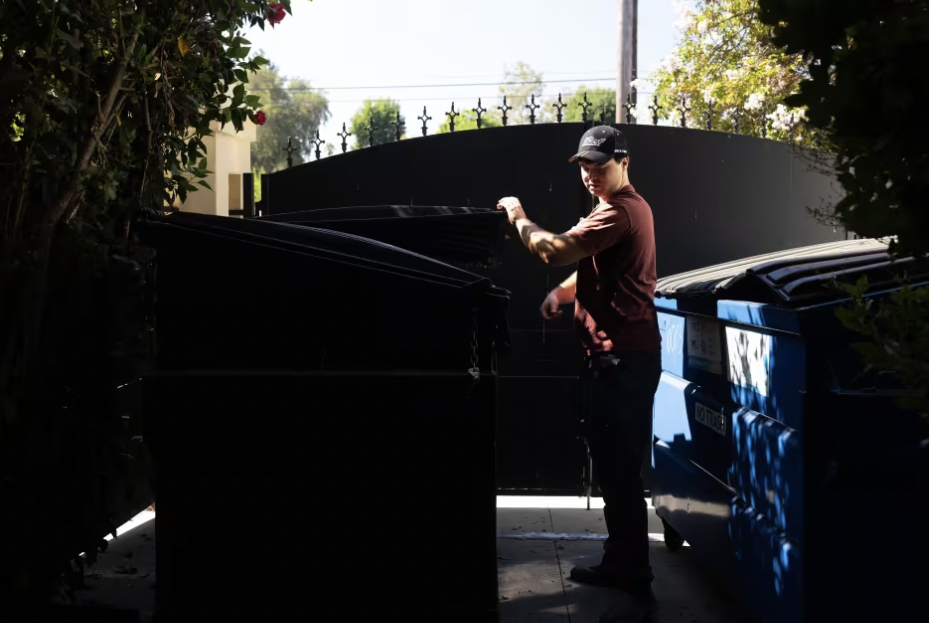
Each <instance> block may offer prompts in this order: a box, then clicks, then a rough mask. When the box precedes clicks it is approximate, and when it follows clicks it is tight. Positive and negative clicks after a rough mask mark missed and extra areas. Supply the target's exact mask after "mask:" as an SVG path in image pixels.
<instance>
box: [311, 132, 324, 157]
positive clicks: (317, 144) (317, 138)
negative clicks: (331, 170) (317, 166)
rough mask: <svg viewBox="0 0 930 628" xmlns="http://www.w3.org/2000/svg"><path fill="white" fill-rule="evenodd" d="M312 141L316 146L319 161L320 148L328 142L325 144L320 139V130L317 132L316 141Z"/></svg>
mask: <svg viewBox="0 0 930 628" xmlns="http://www.w3.org/2000/svg"><path fill="white" fill-rule="evenodd" d="M310 141H311V142H313V143H314V144H315V145H316V158H317V159H319V158H320V146H322V145H323V144H325V143H326V142H324V141H323V140H322V139H320V130H319V129H317V130H316V139H313V140H310Z"/></svg>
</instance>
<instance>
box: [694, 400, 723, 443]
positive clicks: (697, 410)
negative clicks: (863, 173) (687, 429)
mask: <svg viewBox="0 0 930 628" xmlns="http://www.w3.org/2000/svg"><path fill="white" fill-rule="evenodd" d="M694 419H695V420H696V421H697V422H698V423H700V424H701V425H705V426H707V427H709V428H710V429H712V430H714V431H715V432H717V433H718V434H720V435H721V436H726V435H727V417H725V416H724V415H722V414H720V413H719V412H716V411H714V410H711V409H710V408H708V407H707V406H705V405H701V404H699V403H695V404H694Z"/></svg>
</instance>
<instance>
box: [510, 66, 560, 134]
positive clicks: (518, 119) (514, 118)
mask: <svg viewBox="0 0 930 628" xmlns="http://www.w3.org/2000/svg"><path fill="white" fill-rule="evenodd" d="M545 87H546V85H545V83H544V82H543V75H542V73H541V72H536V71H535V70H534V69H533V68H532V67H530V65H529V64H527V63H524V62H522V61H520V62H519V63H517V65H516V66H514V67H513V68H512V69H511V68H504V79H503V81H501V84H500V86H499V87H498V88H497V91H498V93H499V94H500V96H501V104H503V99H504V96H506V97H507V104H508V105H509V106H510V107H512V109H510V110H509V111H508V112H507V118H508V120H507V123H508V124H510V123H513V124H528V123H529V121H530V111H529V109H527V105H529V104H531V102H532V101H533V99H534V98H535V102H536V104H537V105H540V107H539V109H536V122H547V121H548V120H549V119H550V118H552V117H553V115H552V112H551V111H546V108H545V107H544V106H543V90H544V89H545Z"/></svg>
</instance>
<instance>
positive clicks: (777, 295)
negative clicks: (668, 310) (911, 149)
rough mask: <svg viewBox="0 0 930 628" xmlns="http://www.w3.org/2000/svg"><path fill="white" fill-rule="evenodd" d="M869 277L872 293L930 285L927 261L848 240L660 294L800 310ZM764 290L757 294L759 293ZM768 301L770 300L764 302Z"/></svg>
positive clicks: (749, 263) (764, 258)
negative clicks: (792, 306)
mask: <svg viewBox="0 0 930 628" xmlns="http://www.w3.org/2000/svg"><path fill="white" fill-rule="evenodd" d="M862 275H865V276H867V277H868V278H869V284H870V286H871V287H872V288H873V289H876V290H877V289H881V288H883V287H888V286H890V285H892V284H898V285H899V284H900V280H901V277H903V276H906V277H907V281H908V282H915V283H916V282H921V281H926V279H927V258H926V257H922V258H919V259H915V258H911V257H907V258H894V257H892V256H891V255H889V254H888V243H887V242H885V241H882V240H873V239H869V240H847V241H843V242H832V243H829V244H819V245H815V246H808V247H802V248H797V249H789V250H786V251H778V252H775V253H770V254H768V255H760V256H757V257H749V258H745V259H741V260H736V261H733V262H728V263H726V264H719V265H717V266H710V267H707V268H702V269H698V270H695V271H690V272H687V273H680V274H678V275H673V276H671V277H666V278H664V279H661V280H660V281H659V282H658V285H657V286H656V294H657V296H660V297H666V298H685V297H702V296H714V297H715V298H724V299H736V300H744V296H745V295H747V294H751V295H752V297H751V298H750V299H745V300H752V301H760V300H764V301H765V302H768V303H773V304H789V303H793V304H798V303H802V302H803V303H806V302H811V301H816V300H822V299H824V298H833V297H836V296H837V295H838V292H839V291H838V290H837V288H836V283H837V282H839V283H854V282H855V280H856V278H858V277H859V276H862ZM760 287H762V288H765V289H766V290H759V288H760ZM760 295H767V296H768V298H760Z"/></svg>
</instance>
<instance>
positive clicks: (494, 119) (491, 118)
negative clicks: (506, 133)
mask: <svg viewBox="0 0 930 628" xmlns="http://www.w3.org/2000/svg"><path fill="white" fill-rule="evenodd" d="M487 109H488V111H487V112H486V113H482V114H481V128H482V129H490V128H494V127H499V126H503V123H502V122H501V115H500V111H498V110H494V111H492V110H491V109H490V107H488V108H487ZM477 128H478V114H476V113H475V110H474V109H463V110H462V112H461V115H459V116H457V117H456V118H455V130H456V131H474V130H476V129H477ZM436 132H437V133H449V116H446V119H445V121H444V122H443V123H442V124H441V125H440V126H439V130H438V131H436Z"/></svg>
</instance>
